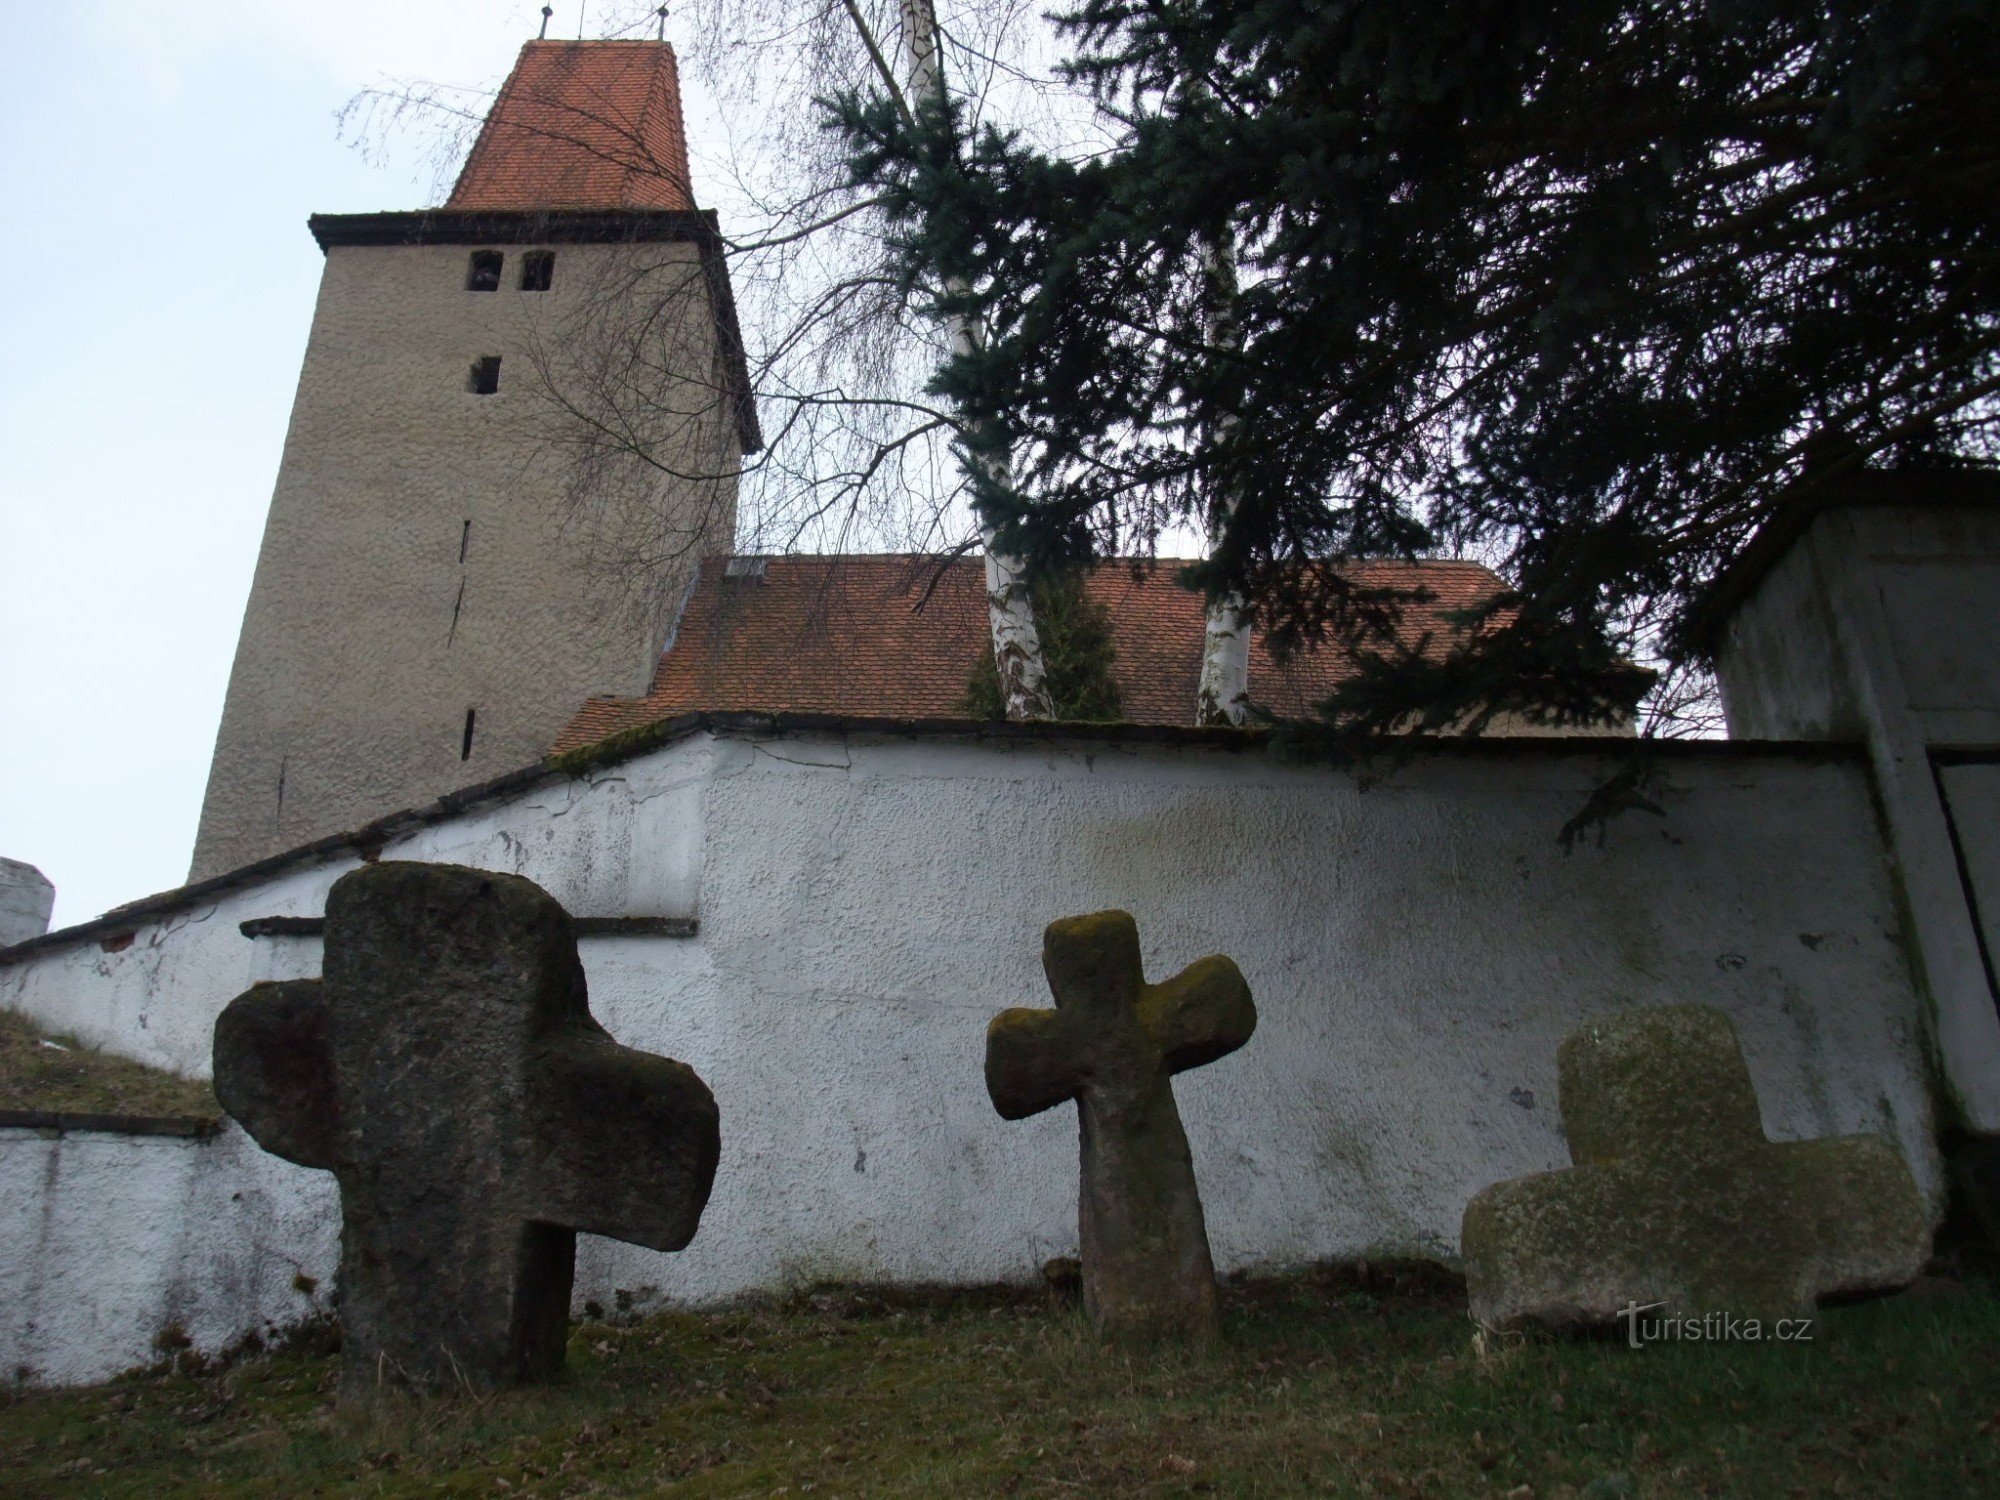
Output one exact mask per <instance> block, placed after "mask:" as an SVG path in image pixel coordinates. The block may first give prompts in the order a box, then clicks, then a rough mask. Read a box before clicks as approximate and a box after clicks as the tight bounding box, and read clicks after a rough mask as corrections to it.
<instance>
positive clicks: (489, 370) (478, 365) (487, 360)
mask: <svg viewBox="0 0 2000 1500" xmlns="http://www.w3.org/2000/svg"><path fill="white" fill-rule="evenodd" d="M465 388H466V389H467V390H468V391H471V392H472V394H473V395H475V396H490V395H492V394H493V393H494V392H495V391H497V390H499V389H500V356H499V355H497V354H487V355H483V356H481V357H480V358H478V359H475V360H474V361H473V362H472V378H471V379H470V380H469V381H467V382H466V386H465Z"/></svg>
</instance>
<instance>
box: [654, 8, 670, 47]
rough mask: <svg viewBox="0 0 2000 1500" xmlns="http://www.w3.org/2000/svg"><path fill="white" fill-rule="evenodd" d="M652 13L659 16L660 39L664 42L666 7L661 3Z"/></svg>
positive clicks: (665, 36) (665, 37) (665, 34)
mask: <svg viewBox="0 0 2000 1500" xmlns="http://www.w3.org/2000/svg"><path fill="white" fill-rule="evenodd" d="M654 14H655V15H657V16H658V17H659V18H660V40H661V41H663V42H664V41H665V40H666V39H667V8H666V7H665V6H664V5H662V6H661V7H660V8H659V9H658V10H657V11H655V12H654Z"/></svg>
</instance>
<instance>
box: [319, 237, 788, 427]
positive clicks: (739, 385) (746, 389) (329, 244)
mask: <svg viewBox="0 0 2000 1500" xmlns="http://www.w3.org/2000/svg"><path fill="white" fill-rule="evenodd" d="M306 228H308V229H310V230H311V231H312V237H313V239H314V240H316V241H317V242H318V244H319V248H320V250H321V251H322V252H325V251H327V250H329V249H332V248H333V247H334V246H336V245H343V246H346V245H617V244H633V245H637V244H658V243H663V242H666V241H671V240H685V241H688V242H689V243H691V244H693V245H694V246H695V248H696V251H697V253H698V254H699V255H700V257H701V268H702V272H703V274H704V275H705V276H706V277H707V280H708V294H709V301H710V304H711V306H712V307H713V309H714V313H715V323H716V329H717V334H718V337H717V343H718V345H719V346H720V349H721V353H722V360H723V364H724V366H725V369H724V379H725V381H726V383H727V384H728V386H729V396H730V400H731V402H732V403H733V404H734V406H735V408H736V413H735V414H736V430H737V440H738V443H739V445H740V446H741V448H742V450H743V452H745V453H756V452H758V451H759V450H761V449H762V448H763V446H764V435H763V431H762V429H761V428H760V427H759V425H758V422H757V398H756V393H755V392H753V391H752V390H751V388H750V366H749V363H748V361H747V360H746V358H745V356H744V352H743V330H742V327H741V325H740V324H739V323H738V321H737V317H736V294H735V292H734V290H733V289H732V288H731V287H730V284H729V268H728V266H727V264H726V263H725V260H724V252H725V247H724V245H723V241H722V230H721V228H720V226H719V224H718V223H717V220H716V217H715V212H714V210H712V209H705V208H694V209H684V208H626V209H595V208H594V209H468V208H423V209H416V210H413V211H410V212H389V213H372V214H314V215H312V216H311V217H310V218H308V219H307V220H306Z"/></svg>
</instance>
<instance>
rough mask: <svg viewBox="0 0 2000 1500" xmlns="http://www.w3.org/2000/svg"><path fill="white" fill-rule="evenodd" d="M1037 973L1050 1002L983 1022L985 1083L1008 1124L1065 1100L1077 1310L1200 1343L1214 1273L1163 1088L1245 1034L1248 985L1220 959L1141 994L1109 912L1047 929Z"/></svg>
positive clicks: (1146, 1334)
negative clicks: (1072, 1139)
mask: <svg viewBox="0 0 2000 1500" xmlns="http://www.w3.org/2000/svg"><path fill="white" fill-rule="evenodd" d="M1042 967H1043V969H1044V970H1046V971H1047V973H1048V976H1049V988H1050V989H1051V990H1052V991H1054V992H1055V998H1056V1008H1055V1009H1054V1010H1007V1011H1002V1012H1001V1013H1000V1014H999V1015H997V1016H995V1017H994V1018H993V1021H992V1023H991V1024H990V1025H989V1026H988V1027H987V1030H986V1089H987V1092H988V1093H989V1094H991V1095H992V1096H993V1105H994V1107H995V1108H996V1109H998V1110H999V1111H1000V1113H1001V1115H1002V1116H1003V1117H1004V1118H1006V1119H1009V1120H1019V1119H1024V1118H1025V1117H1027V1116H1028V1115H1032V1114H1038V1113H1040V1112H1041V1111H1042V1110H1045V1109H1050V1108H1053V1107H1054V1106H1055V1105H1058V1104H1060V1103H1062V1102H1063V1101H1064V1100H1065V1099H1074V1100H1076V1106H1077V1118H1078V1123H1079V1126H1080V1136H1081V1141H1082V1155H1083V1168H1082V1185H1081V1197H1080V1200H1079V1204H1078V1213H1077V1218H1078V1227H1079V1229H1080V1231H1081V1239H1082V1251H1083V1298H1084V1306H1085V1308H1086V1310H1087V1311H1088V1312H1089V1314H1090V1316H1091V1318H1092V1320H1093V1321H1094V1322H1095V1323H1096V1324H1097V1325H1098V1327H1099V1328H1101V1329H1103V1330H1104V1331H1105V1332H1106V1333H1107V1334H1110V1335H1112V1336H1114V1337H1135V1338H1141V1339H1144V1338H1153V1337H1159V1336H1163V1335H1164V1336H1168V1337H1185V1338H1191V1339H1195V1340H1207V1339H1212V1338H1214V1337H1215V1335H1216V1333H1217V1331H1218V1327H1219V1316H1218V1309H1217V1305H1216V1294H1215V1267H1214V1265H1213V1263H1212V1262H1211V1261H1210V1259H1209V1252H1208V1232H1207V1229H1206V1227H1205V1226H1204V1224H1203V1222H1202V1216H1201V1197H1200V1195H1199V1193H1198V1192H1197V1191H1196V1189H1195V1181H1194V1163H1193V1160H1192V1158H1191V1157H1190V1155H1189V1152H1188V1142H1187V1135H1186V1133H1185V1132H1184V1131H1183V1130H1182V1129H1181V1117H1180V1111H1179V1110H1178V1109H1177V1108H1176V1107H1175V1105H1174V1090H1173V1083H1172V1078H1173V1075H1174V1074H1176V1073H1179V1072H1181V1071H1182V1070H1184V1069H1187V1068H1198V1067H1200V1066H1201V1065H1202V1064H1204V1063H1211V1062H1214V1061H1215V1060H1216V1059H1217V1058H1218V1057H1224V1056H1227V1055H1228V1054H1229V1053H1231V1052H1234V1051H1235V1050H1236V1049H1237V1048H1238V1047H1240V1046H1242V1045H1243V1044H1244V1043H1245V1042H1247V1041H1249V1040H1250V1033H1251V1032H1252V1031H1254V1030H1255V1029H1256V1026H1257V1007H1256V1006H1255V1005H1254V1004H1252V1003H1251V999H1250V986H1249V985H1248V984H1246V983H1245V982H1244V979H1243V975H1242V973H1241V972H1240V971H1239V970H1238V969H1237V967H1236V965H1235V964H1234V963H1232V962H1230V961H1229V960H1228V959H1226V958H1222V957H1213V958H1204V959H1201V960H1199V961H1197V962H1195V963H1193V964H1190V965H1189V966H1188V967H1187V968H1185V969H1183V970H1181V972H1180V973H1178V974H1176V975H1175V976H1174V977H1173V978H1172V979H1169V980H1167V981H1166V982H1165V983H1163V984H1147V983H1146V981H1145V976H1144V974H1143V973H1142V972H1141V969H1140V962H1139V928H1138V924H1137V923H1135V922H1134V921H1133V920H1132V918H1131V916H1130V915H1128V914H1127V913H1125V912H1122V911H1101V912H1098V913H1096V914H1095V915H1093V916H1088V917H1069V918H1066V919H1064V920H1062V921H1059V922H1051V923H1050V924H1049V926H1048V930H1047V931H1046V932H1045V933H1044V934H1043V936H1042Z"/></svg>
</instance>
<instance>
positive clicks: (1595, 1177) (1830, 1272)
mask: <svg viewBox="0 0 2000 1500" xmlns="http://www.w3.org/2000/svg"><path fill="white" fill-rule="evenodd" d="M1556 1061H1557V1070H1558V1081H1559V1084H1560V1088H1561V1101H1562V1119H1563V1129H1564V1131H1565V1132H1566V1133H1567V1135H1568V1137H1569V1150H1570V1156H1571V1158H1572V1159H1573V1160H1574V1161H1575V1163H1576V1165H1575V1166H1573V1167H1570V1168H1568V1169H1567V1170H1564V1171H1558V1172H1543V1173H1540V1174H1537V1175H1536V1176H1532V1177H1521V1178H1516V1179H1514V1180H1513V1181H1511V1182H1502V1183H1497V1184H1495V1185H1494V1186H1492V1187H1489V1188H1487V1189H1486V1190H1485V1191H1484V1192H1482V1193H1480V1194H1478V1195H1477V1196H1476V1197H1474V1198H1473V1200H1472V1202H1471V1203H1469V1204H1468V1205H1467V1206H1466V1210H1465V1219H1464V1223H1463V1227H1462V1231H1461V1235H1460V1239H1461V1248H1462V1250H1463V1253H1464V1261H1465V1277H1466V1290H1467V1292H1468V1294H1469V1295H1470V1297H1471V1301H1472V1315H1473V1317H1474V1318H1475V1319H1476V1320H1477V1321H1478V1322H1480V1323H1481V1324H1483V1325H1485V1326H1487V1327H1496V1328H1505V1327H1512V1326H1518V1325H1523V1324H1531V1323H1533V1324H1542V1325H1545V1326H1550V1327H1555V1328H1565V1327H1576V1328H1584V1327H1592V1326H1602V1327H1607V1328H1612V1327H1616V1326H1617V1324H1618V1323H1619V1321H1620V1320H1621V1319H1626V1320H1629V1319H1636V1318H1640V1317H1641V1316H1643V1318H1644V1319H1645V1320H1646V1322H1647V1323H1648V1324H1650V1325H1653V1326H1660V1325H1661V1324H1662V1320H1663V1319H1665V1318H1668V1317H1684V1316H1688V1315H1692V1316H1695V1317H1702V1316H1704V1315H1707V1314H1711V1313H1732V1314H1740V1315H1743V1316H1745V1317H1756V1318H1760V1319H1771V1320H1775V1319H1781V1318H1798V1317H1802V1316H1805V1315H1808V1314H1810V1313H1811V1311H1812V1309H1813V1305H1814V1302H1815V1300H1816V1299H1818V1298H1820V1297H1826V1296H1832V1295H1837V1294H1842V1293H1854V1292H1863V1291H1881V1290H1887V1289H1891V1288H1894V1287H1898V1286H1902V1285H1905V1284H1907V1283H1908V1282H1909V1281H1910V1280H1911V1279H1912V1278H1913V1277H1915V1276H1916V1274H1917V1272H1918V1271H1919V1270H1920V1269H1922V1267H1923V1264H1924V1260H1925V1258H1926V1256H1928V1254H1929V1253H1930V1226H1929V1223H1928V1220H1927V1218H1926V1215H1925V1213H1924V1205H1923V1200H1922V1198H1921V1197H1920V1196H1919V1194H1918V1192H1917V1185H1916V1182H1915V1180H1914V1179H1913V1178H1912V1177H1911V1175H1910V1169H1909V1167H1908V1165H1906V1164H1905V1162H1904V1161H1903V1158H1902V1157H1901V1156H1899V1155H1898V1154H1897V1152H1896V1150H1895V1148H1894V1147H1892V1146H1890V1145H1889V1144H1888V1142H1886V1141H1883V1140H1880V1139H1877V1138H1876V1137H1874V1136H1872V1135H1848V1136H1837V1137H1827V1138H1823V1139H1820V1140H1807V1141H1785V1142H1782V1143H1776V1144H1774V1143H1773V1142H1771V1141H1769V1140H1767V1139H1766V1138H1765V1136H1764V1128H1763V1124H1762V1122H1761V1121H1760V1119H1759V1117H1758V1112H1757V1092H1756V1089H1755V1087H1754V1086H1753V1085H1752V1084H1751V1082H1750V1070H1749V1069H1748V1068H1747V1067H1746V1066H1745V1065H1744V1062H1743V1053H1742V1050H1741V1049H1740V1048H1739V1047H1738V1046H1737V1043H1736V1030H1735V1028H1734V1027H1733V1026H1732V1025H1731V1024H1730V1021H1729V1018H1728V1017H1727V1016H1726V1015H1724V1014H1723V1013H1722V1012H1721V1011H1719V1010H1717V1009H1715V1008H1714V1007H1713V1006H1707V1005H1661V1006H1650V1007H1647V1008H1645V1009H1643V1010H1634V1011H1627V1012H1625V1013H1623V1014H1620V1015H1616V1016H1609V1017H1605V1018H1603V1019H1601V1020H1596V1021H1592V1022H1590V1023H1589V1024H1588V1025H1586V1026H1584V1027H1582V1028H1581V1029H1580V1030H1578V1031H1575V1032H1573V1033H1572V1034H1571V1035H1570V1036H1569V1037H1568V1039H1567V1040H1565V1041H1564V1042H1563V1044H1562V1046H1561V1048H1560V1049H1558V1051H1557V1054H1556ZM1634 1309H1647V1311H1645V1312H1644V1313H1643V1315H1642V1314H1641V1313H1639V1312H1636V1311H1634ZM1759 1326H1760V1329H1761V1330H1762V1334H1763V1336H1764V1337H1766V1338H1769V1337H1771V1336H1772V1330H1771V1329H1769V1328H1764V1327H1763V1326H1762V1325H1761V1324H1760V1325H1759ZM1629 1331H1631V1332H1632V1333H1633V1334H1634V1336H1635V1337H1636V1336H1637V1335H1638V1332H1639V1330H1638V1329H1637V1328H1634V1329H1632V1330H1629Z"/></svg>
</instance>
